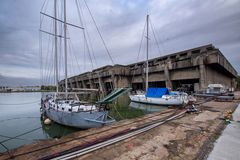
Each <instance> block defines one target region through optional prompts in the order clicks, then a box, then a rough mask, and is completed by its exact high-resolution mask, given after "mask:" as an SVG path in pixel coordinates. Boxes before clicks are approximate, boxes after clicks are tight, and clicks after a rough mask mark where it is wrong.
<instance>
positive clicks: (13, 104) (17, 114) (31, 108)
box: [0, 92, 166, 153]
mask: <svg viewBox="0 0 240 160" xmlns="http://www.w3.org/2000/svg"><path fill="white" fill-rule="evenodd" d="M41 94H42V93H34V92H33V93H7V94H5V93H4V94H3V93H1V94H0V109H1V112H0V141H5V142H4V143H3V145H5V146H7V148H8V149H13V148H16V147H19V146H21V145H24V144H29V143H32V142H34V141H35V140H37V141H38V140H43V139H49V138H60V137H62V136H65V135H67V134H70V133H73V132H76V131H80V129H77V128H72V127H67V126H62V125H59V124H57V123H52V124H51V125H44V124H43V122H42V121H41V120H40V110H39V108H40V99H41ZM80 99H81V100H84V101H90V102H94V101H96V100H98V99H99V98H98V95H96V94H85V95H80ZM26 102H32V103H26ZM129 103H130V99H129V97H128V95H127V94H125V95H123V96H121V97H119V98H118V99H116V100H115V101H114V102H113V103H112V104H110V105H109V107H110V113H109V114H110V116H111V117H113V118H114V119H116V120H117V121H118V120H122V119H129V118H135V117H139V116H142V115H144V114H147V113H151V112H156V111H161V110H163V109H165V108H166V107H160V106H153V105H151V106H148V105H144V104H136V103H131V104H130V105H129ZM24 117H25V118H24ZM39 127H40V128H39ZM41 127H42V128H41ZM34 128H39V129H38V130H35V131H34V132H30V133H28V134H25V135H23V136H19V137H18V138H15V139H9V138H7V136H8V137H16V136H18V135H21V134H23V133H27V132H28V131H31V130H33V129H34ZM1 135H2V136H1ZM7 139H9V140H7ZM5 151H6V149H5V148H4V147H2V146H0V153H1V152H5Z"/></svg>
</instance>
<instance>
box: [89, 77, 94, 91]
mask: <svg viewBox="0 0 240 160" xmlns="http://www.w3.org/2000/svg"><path fill="white" fill-rule="evenodd" d="M89 84H90V88H92V89H93V88H94V83H93V80H92V79H89Z"/></svg>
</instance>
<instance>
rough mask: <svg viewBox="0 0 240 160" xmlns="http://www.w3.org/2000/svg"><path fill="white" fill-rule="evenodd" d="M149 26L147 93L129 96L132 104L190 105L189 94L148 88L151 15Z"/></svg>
mask: <svg viewBox="0 0 240 160" xmlns="http://www.w3.org/2000/svg"><path fill="white" fill-rule="evenodd" d="M146 21H147V22H146V24H147V36H146V42H147V52H146V54H147V56H146V57H147V60H146V86H145V88H146V93H144V92H140V93H138V92H137V94H135V95H129V98H130V99H131V101H132V102H138V103H145V104H155V105H161V106H178V105H183V104H184V103H188V94H187V93H184V92H177V91H175V92H169V91H168V89H167V88H149V87H148V48H149V47H148V41H149V35H148V33H149V31H148V28H149V27H148V26H149V15H147V19H146Z"/></svg>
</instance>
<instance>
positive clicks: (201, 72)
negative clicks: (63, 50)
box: [60, 45, 237, 91]
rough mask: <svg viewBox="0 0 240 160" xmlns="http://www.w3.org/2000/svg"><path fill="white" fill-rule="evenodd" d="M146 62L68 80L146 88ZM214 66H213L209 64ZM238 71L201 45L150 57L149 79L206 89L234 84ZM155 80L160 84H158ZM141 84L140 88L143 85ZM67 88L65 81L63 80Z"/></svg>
mask: <svg viewBox="0 0 240 160" xmlns="http://www.w3.org/2000/svg"><path fill="white" fill-rule="evenodd" d="M145 66H146V65H145V62H144V61H142V62H138V63H134V64H130V65H126V66H124V65H114V66H104V67H101V68H98V69H95V70H93V72H86V73H83V74H80V75H78V76H74V77H71V78H69V79H68V81H69V84H68V86H69V88H99V87H100V86H102V87H103V90H109V88H117V87H129V86H132V84H137V86H135V87H134V88H142V89H144V86H145V85H144V81H145ZM210 66H211V67H210ZM236 75H237V72H236V70H235V69H234V68H233V67H232V65H231V64H230V63H229V62H228V60H227V59H226V58H225V57H224V55H223V54H222V53H221V52H220V50H219V49H217V48H215V47H214V46H213V45H206V46H201V47H197V48H193V49H189V50H185V51H182V52H178V53H174V54H170V55H166V56H163V57H158V58H154V59H150V60H149V82H150V87H151V84H152V85H153V84H154V85H155V86H162V83H164V84H165V86H166V87H169V88H173V89H176V88H175V87H176V86H178V87H179V86H180V85H182V84H189V85H192V88H195V91H197V90H205V89H206V88H207V86H208V84H210V83H221V84H224V85H225V86H227V87H229V88H230V87H234V86H233V85H232V83H233V81H234V78H235V77H236ZM156 83H159V85H157V84H156ZM141 84H142V86H141V87H140V85H141ZM60 87H61V88H62V89H63V88H64V81H61V82H60Z"/></svg>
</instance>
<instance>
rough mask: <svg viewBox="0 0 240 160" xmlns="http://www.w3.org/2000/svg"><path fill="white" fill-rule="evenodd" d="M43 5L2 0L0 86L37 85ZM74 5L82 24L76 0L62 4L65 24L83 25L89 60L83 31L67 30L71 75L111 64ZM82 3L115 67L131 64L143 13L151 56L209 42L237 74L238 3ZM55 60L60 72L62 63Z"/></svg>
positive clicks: (40, 0) (45, 47)
mask: <svg viewBox="0 0 240 160" xmlns="http://www.w3.org/2000/svg"><path fill="white" fill-rule="evenodd" d="M44 1H45V0H1V2H0V3H1V4H0V85H34V84H39V79H40V60H39V59H40V58H39V57H40V56H39V28H40V11H41V8H42V6H43V4H44ZM58 1H61V0H58ZM79 4H80V9H81V11H80V14H81V16H82V21H84V22H85V23H83V24H82V23H80V19H79V16H78V12H77V7H76V3H75V0H67V17H68V22H70V23H74V24H76V25H79V26H83V27H85V31H87V32H88V35H89V36H88V42H91V44H89V48H90V50H91V53H90V56H89V54H88V53H87V52H86V51H87V48H86V47H84V39H83V32H82V30H81V29H76V28H73V27H71V26H68V37H69V38H70V40H68V44H69V46H70V47H69V50H68V52H69V57H70V58H69V61H68V66H69V67H70V68H71V67H72V69H69V75H70V76H71V75H75V74H80V73H82V72H85V71H89V70H91V69H92V67H93V68H97V67H101V66H104V65H108V64H110V65H111V64H112V63H111V60H110V58H109V56H108V54H107V51H106V49H105V48H104V45H103V43H102V41H101V38H100V37H99V35H98V33H97V30H96V28H95V26H94V23H93V21H92V19H91V17H90V14H89V12H88V11H87V8H86V6H85V4H84V1H82V0H79ZM87 4H88V6H89V8H90V10H91V12H92V15H93V17H94V19H95V21H96V23H97V25H98V27H99V30H100V32H101V34H102V37H103V39H104V41H105V43H106V46H107V48H108V50H109V52H110V54H111V56H112V58H113V61H114V64H129V63H133V62H136V60H137V55H138V50H139V45H140V41H141V37H142V32H143V28H144V24H145V19H146V15H147V14H149V15H150V21H151V25H150V29H151V28H153V29H154V33H155V36H156V39H157V42H158V44H159V48H158V47H157V45H156V44H157V43H156V41H155V38H154V35H153V32H152V31H150V58H154V57H157V56H163V55H166V54H170V53H173V52H178V51H182V50H185V49H190V48H194V47H198V46H201V45H205V44H209V43H212V44H213V45H214V46H215V47H217V48H219V49H220V50H221V51H222V53H223V54H224V55H225V56H226V58H227V59H228V60H229V61H230V63H231V64H232V65H233V67H234V68H235V69H236V70H237V71H238V73H239V72H240V9H239V8H240V1H239V0H203V1H199V0H195V1H194V0H181V1H179V0H149V1H147V0H87ZM60 8H61V4H60V3H59V4H58V17H59V19H61V18H62V17H61V15H62V14H61V11H60ZM42 11H43V12H45V13H47V14H49V15H53V0H46V3H45V5H44V6H43V8H42ZM41 18H43V16H41ZM52 28H53V25H52V20H51V19H49V18H47V17H44V18H43V19H42V29H43V30H46V31H48V32H53V29H52ZM58 29H59V30H60V27H59V28H58ZM59 34H60V33H59ZM49 37H51V36H49V35H46V34H44V33H42V34H41V42H42V45H41V46H42V47H41V48H42V54H43V66H44V67H43V70H44V71H43V72H44V73H45V74H50V75H52V72H50V71H48V70H50V69H51V65H47V64H48V63H49V62H50V61H52V59H51V58H50V57H52V56H51V54H50V53H49V52H51V51H52V50H51V47H49V46H52V43H53V40H52V38H53V37H51V38H49ZM89 37H90V38H89ZM59 43H60V42H59ZM85 46H86V45H85ZM49 48H50V49H49ZM91 48H92V49H91ZM144 49H145V48H144V45H143V47H142V50H141V52H140V56H139V61H140V60H144V59H145V54H144ZM48 55H49V56H48ZM60 57H61V58H62V56H60ZM90 57H91V58H90ZM61 58H60V59H61ZM91 59H92V61H93V63H94V64H93V65H92V64H91ZM76 60H77V61H76ZM59 61H60V62H59V63H60V66H61V67H60V68H61V71H62V69H63V64H62V60H59ZM46 66H48V67H46ZM61 75H62V74H61ZM61 77H62V76H61Z"/></svg>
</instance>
